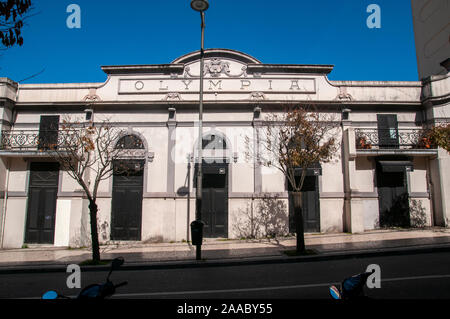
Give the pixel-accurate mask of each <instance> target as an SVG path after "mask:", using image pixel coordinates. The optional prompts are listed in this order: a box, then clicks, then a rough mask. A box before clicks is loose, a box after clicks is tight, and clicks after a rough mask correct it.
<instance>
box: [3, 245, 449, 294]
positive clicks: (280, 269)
mask: <svg viewBox="0 0 450 319" xmlns="http://www.w3.org/2000/svg"><path fill="white" fill-rule="evenodd" d="M371 264H377V265H379V266H380V267H381V288H373V289H367V287H366V294H367V295H368V296H370V297H372V298H374V299H416V298H419V299H441V298H446V299H450V253H449V252H440V253H423V254H413V255H401V256H388V257H371V258H354V259H345V260H334V261H316V262H295V263H280V264H265V265H264V264H260V265H241V266H226V267H223V266H222V267H201V268H179V269H167V270H164V269H153V270H120V271H116V272H114V273H113V275H112V276H111V280H112V281H113V282H115V283H119V282H122V281H125V280H126V281H128V282H129V284H128V285H127V286H125V287H121V288H120V289H119V290H118V291H117V294H116V295H115V298H149V299H216V300H217V299H236V298H239V299H264V300H268V299H269V300H270V299H281V298H282V299H329V298H330V296H329V292H328V286H329V285H331V284H333V283H337V282H340V281H342V279H344V278H346V277H349V276H351V275H354V274H357V273H360V272H363V271H365V269H366V268H367V266H368V265H371ZM68 275H69V274H67V273H42V274H0V298H39V297H40V296H41V295H42V294H43V293H44V292H45V291H47V290H57V291H58V292H60V293H62V294H64V295H68V296H74V295H77V293H78V292H79V291H80V289H76V288H75V289H68V288H67V286H66V279H67V276H68ZM81 275H82V277H81V285H82V286H83V287H84V286H86V285H88V284H91V283H97V282H103V281H104V279H105V278H106V275H107V272H105V271H101V272H99V271H89V272H84V273H82V274H81Z"/></svg>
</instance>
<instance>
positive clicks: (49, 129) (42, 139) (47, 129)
mask: <svg viewBox="0 0 450 319" xmlns="http://www.w3.org/2000/svg"><path fill="white" fill-rule="evenodd" d="M58 130H59V115H51V116H47V115H42V116H41V122H40V125H39V141H38V149H39V150H49V149H55V148H56V147H57V145H58Z"/></svg>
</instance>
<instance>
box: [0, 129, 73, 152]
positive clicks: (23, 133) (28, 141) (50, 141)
mask: <svg viewBox="0 0 450 319" xmlns="http://www.w3.org/2000/svg"><path fill="white" fill-rule="evenodd" d="M1 134H2V135H1V140H0V150H10V151H46V150H51V149H55V148H58V149H64V147H65V146H67V145H68V144H69V143H72V142H71V141H73V135H72V134H65V133H64V132H62V131H56V130H53V131H39V130H36V131H34V130H33V131H30V130H20V131H19V130H17V131H2V132H1Z"/></svg>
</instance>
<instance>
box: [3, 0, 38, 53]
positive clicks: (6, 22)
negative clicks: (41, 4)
mask: <svg viewBox="0 0 450 319" xmlns="http://www.w3.org/2000/svg"><path fill="white" fill-rule="evenodd" d="M31 9H32V6H31V0H4V1H0V40H1V43H2V44H3V46H4V47H6V48H9V47H12V46H14V45H19V46H21V45H22V44H23V37H22V33H21V30H22V28H23V26H24V21H25V19H26V18H27V17H28V15H27V14H28V13H29V12H30V10H31Z"/></svg>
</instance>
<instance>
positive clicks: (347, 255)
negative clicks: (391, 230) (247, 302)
mask: <svg viewBox="0 0 450 319" xmlns="http://www.w3.org/2000/svg"><path fill="white" fill-rule="evenodd" d="M441 252H450V244H442V245H434V246H427V247H423V246H417V247H411V248H405V247H401V248H383V249H373V250H359V251H335V252H329V253H326V252H325V253H319V254H318V255H309V256H292V257H288V256H285V255H273V256H264V257H244V258H236V259H226V260H224V259H210V260H201V261H196V260H180V261H150V262H145V261H143V262H135V263H132V262H130V263H128V264H127V263H125V264H124V265H123V266H121V268H120V269H118V270H116V271H136V270H152V269H183V268H202V267H231V266H241V265H248V266H249V265H263V264H280V263H296V262H317V261H331V260H345V259H353V258H355V259H357V258H367V257H386V256H401V255H414V254H427V253H441ZM67 265H68V263H67V264H53V265H34V266H25V265H19V266H8V267H1V266H0V275H6V274H35V273H58V272H64V273H65V272H66V269H67ZM2 268H3V269H2ZM109 269H110V267H109V265H101V266H81V271H83V272H88V271H108V270H109Z"/></svg>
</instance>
